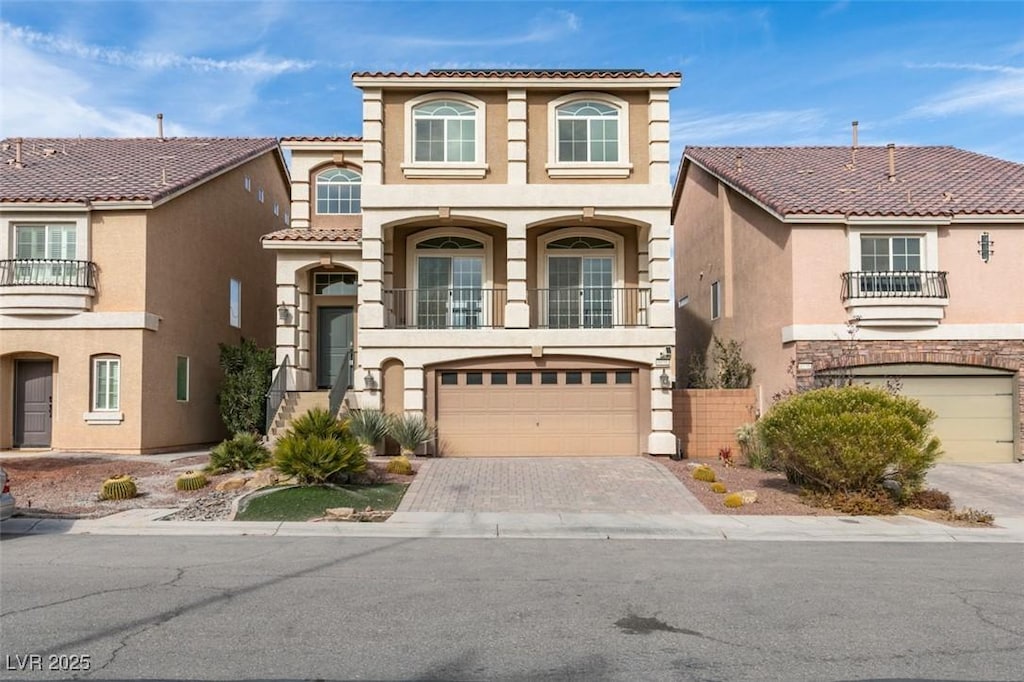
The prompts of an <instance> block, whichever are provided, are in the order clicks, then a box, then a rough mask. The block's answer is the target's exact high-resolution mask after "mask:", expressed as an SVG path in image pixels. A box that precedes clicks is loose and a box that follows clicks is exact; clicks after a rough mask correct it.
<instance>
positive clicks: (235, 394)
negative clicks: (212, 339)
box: [217, 339, 274, 434]
mask: <svg viewBox="0 0 1024 682" xmlns="http://www.w3.org/2000/svg"><path fill="white" fill-rule="evenodd" d="M219 347H220V366H221V369H223V370H224V382H223V383H222V384H221V387H220V392H219V393H218V394H217V402H218V404H219V405H220V418H221V420H222V421H223V422H224V426H226V427H227V429H228V432H229V433H231V434H236V433H243V432H247V431H251V432H259V433H262V432H263V429H264V426H265V422H264V412H265V410H266V395H267V390H268V389H269V388H270V377H271V373H272V372H273V371H274V351H273V350H272V349H270V348H260V347H259V346H257V345H256V342H255V341H253V340H252V339H242V342H241V343H240V344H238V345H237V346H229V345H227V344H223V343H222V344H219Z"/></svg>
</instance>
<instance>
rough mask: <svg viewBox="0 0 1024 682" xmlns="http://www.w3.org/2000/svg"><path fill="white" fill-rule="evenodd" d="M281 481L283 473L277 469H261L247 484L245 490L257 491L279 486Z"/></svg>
mask: <svg viewBox="0 0 1024 682" xmlns="http://www.w3.org/2000/svg"><path fill="white" fill-rule="evenodd" d="M280 479H281V472H280V471H278V470H277V469H273V468H269V469H260V470H259V471H257V472H256V473H255V474H254V475H253V477H252V478H250V479H249V480H248V481H247V482H246V484H245V489H246V490H256V489H257V488H269V487H270V486H272V485H277V484H278V483H279V482H280Z"/></svg>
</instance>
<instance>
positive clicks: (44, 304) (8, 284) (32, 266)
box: [0, 258, 98, 315]
mask: <svg viewBox="0 0 1024 682" xmlns="http://www.w3.org/2000/svg"><path fill="white" fill-rule="evenodd" d="M97 279H98V277H97V268H96V264H95V263H93V262H92V261H84V260H67V259H60V258H15V259H9V260H0V310H2V311H4V312H8V313H20V314H37V315H45V314H68V313H70V312H81V311H84V310H89V309H90V308H91V307H92V298H93V296H95V295H96V286H97Z"/></svg>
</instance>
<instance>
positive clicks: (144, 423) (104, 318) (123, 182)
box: [0, 137, 289, 453]
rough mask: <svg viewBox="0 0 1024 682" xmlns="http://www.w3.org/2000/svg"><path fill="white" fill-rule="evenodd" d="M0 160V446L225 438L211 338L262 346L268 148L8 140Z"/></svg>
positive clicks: (277, 160)
mask: <svg viewBox="0 0 1024 682" xmlns="http://www.w3.org/2000/svg"><path fill="white" fill-rule="evenodd" d="M0 157H2V160H3V163H2V164H0V448H10V447H18V448H53V449H58V450H89V451H107V452H122V453H137V452H153V451H158V450H164V449H176V448H181V447H185V446H188V445H193V444H199V443H209V442H211V441H216V440H219V439H221V438H222V437H223V436H224V427H223V425H222V424H221V420H220V416H219V411H218V408H217V390H218V388H219V386H220V381H221V377H222V372H221V370H220V367H219V364H218V359H219V353H218V347H217V344H218V343H219V342H224V343H238V342H239V340H240V339H241V338H243V337H245V338H251V339H255V340H256V341H257V342H258V343H260V344H261V345H263V346H270V345H272V344H273V338H274V306H275V299H274V295H275V289H274V258H273V255H272V254H268V253H267V252H266V251H264V250H263V249H262V248H261V247H260V237H261V236H262V235H263V234H265V233H267V232H270V231H272V230H274V229H278V228H280V227H282V226H284V225H285V224H286V218H285V216H286V214H287V211H288V210H289V204H288V177H287V169H286V167H285V164H284V158H283V155H282V153H281V151H280V146H279V144H278V142H277V140H275V139H273V138H261V139H236V138H163V137H156V138H138V139H116V138H68V139H39V138H26V139H23V140H21V139H19V140H14V139H8V140H5V141H4V142H3V145H2V151H0Z"/></svg>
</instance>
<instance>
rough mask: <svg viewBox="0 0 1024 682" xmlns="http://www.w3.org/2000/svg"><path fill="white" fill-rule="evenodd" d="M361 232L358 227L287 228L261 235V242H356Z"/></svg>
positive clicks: (361, 234) (360, 236)
mask: <svg viewBox="0 0 1024 682" xmlns="http://www.w3.org/2000/svg"><path fill="white" fill-rule="evenodd" d="M362 236H363V231H362V230H361V229H360V228H358V227H329V228H320V227H318V228H315V229H312V228H308V227H289V228H287V229H284V230H277V231H276V232H271V233H270V234H265V235H263V237H262V239H263V240H273V241H284V242H357V241H359V240H360V238H362Z"/></svg>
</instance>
